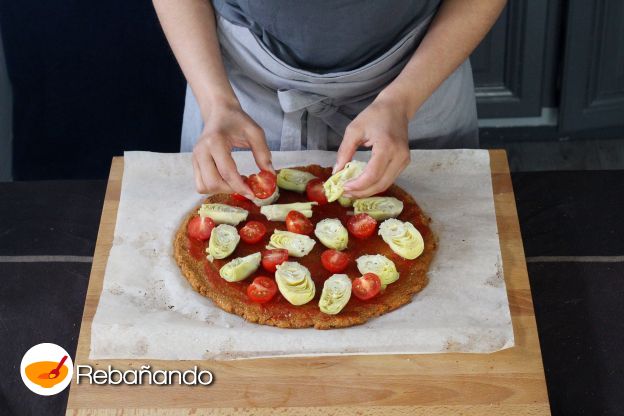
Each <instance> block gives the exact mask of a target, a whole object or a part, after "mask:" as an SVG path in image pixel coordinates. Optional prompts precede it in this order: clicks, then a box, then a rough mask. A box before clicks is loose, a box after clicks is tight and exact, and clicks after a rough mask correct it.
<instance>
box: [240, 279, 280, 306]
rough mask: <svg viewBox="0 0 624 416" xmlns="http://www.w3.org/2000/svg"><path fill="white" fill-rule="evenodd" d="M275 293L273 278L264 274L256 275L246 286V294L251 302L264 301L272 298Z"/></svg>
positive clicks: (275, 287)
mask: <svg viewBox="0 0 624 416" xmlns="http://www.w3.org/2000/svg"><path fill="white" fill-rule="evenodd" d="M276 293H277V285H276V284H275V282H274V281H273V279H271V278H269V277H266V276H258V277H256V278H255V279H254V280H253V282H252V283H251V284H250V285H249V286H247V296H249V299H251V300H252V301H253V302H258V303H265V302H268V301H270V300H271V299H273V296H275V294H276Z"/></svg>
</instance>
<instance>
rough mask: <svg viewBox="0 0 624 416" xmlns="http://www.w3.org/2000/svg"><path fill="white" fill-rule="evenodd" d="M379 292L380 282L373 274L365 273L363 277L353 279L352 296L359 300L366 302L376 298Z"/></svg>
mask: <svg viewBox="0 0 624 416" xmlns="http://www.w3.org/2000/svg"><path fill="white" fill-rule="evenodd" d="M380 290H381V280H379V276H377V275H376V274H374V273H365V274H364V276H362V277H358V278H357V279H353V282H352V291H353V295H354V296H355V297H356V298H358V299H361V300H367V299H370V298H374V297H375V296H377V294H378V293H379V291H380Z"/></svg>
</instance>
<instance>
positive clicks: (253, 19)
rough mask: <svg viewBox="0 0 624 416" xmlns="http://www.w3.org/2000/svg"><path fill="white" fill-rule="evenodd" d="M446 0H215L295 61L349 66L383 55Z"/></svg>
mask: <svg viewBox="0 0 624 416" xmlns="http://www.w3.org/2000/svg"><path fill="white" fill-rule="evenodd" d="M441 1H442V0H307V1H306V0H212V2H213V5H214V7H215V11H216V12H217V13H218V14H219V15H221V16H223V17H224V18H225V19H227V20H229V21H230V22H232V23H235V24H238V25H241V26H245V27H247V28H249V29H250V30H251V31H252V32H253V33H254V34H255V35H256V36H257V37H258V38H259V39H260V40H261V41H262V43H264V44H265V45H266V46H267V48H268V49H269V50H270V51H271V52H273V53H274V54H275V55H276V56H277V57H279V58H280V59H281V60H283V61H285V62H286V63H288V64H289V65H291V66H294V67H297V68H301V69H305V70H308V71H312V72H317V73H328V72H338V71H347V70H351V69H354V68H357V67H359V66H362V65H364V64H366V63H368V62H370V61H372V60H374V59H375V58H377V57H379V56H380V55H382V54H383V53H384V52H386V51H387V50H388V49H390V48H391V47H392V45H394V43H396V42H397V41H398V40H399V39H400V38H401V37H402V36H403V35H404V34H405V33H407V32H408V31H409V30H410V29H412V28H413V27H414V26H416V25H417V24H418V23H419V22H420V21H422V20H423V19H425V18H426V17H428V16H429V15H431V14H432V13H434V12H435V11H436V10H437V8H438V7H439V4H440V2H441Z"/></svg>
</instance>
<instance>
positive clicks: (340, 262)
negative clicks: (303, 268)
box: [321, 250, 350, 273]
mask: <svg viewBox="0 0 624 416" xmlns="http://www.w3.org/2000/svg"><path fill="white" fill-rule="evenodd" d="M349 260H350V258H349V255H348V254H345V253H343V252H341V251H338V250H325V251H324V252H323V254H321V263H322V264H323V267H325V268H326V269H327V270H329V271H330V272H332V273H340V272H341V271H343V270H344V269H346V268H347V266H348V265H349Z"/></svg>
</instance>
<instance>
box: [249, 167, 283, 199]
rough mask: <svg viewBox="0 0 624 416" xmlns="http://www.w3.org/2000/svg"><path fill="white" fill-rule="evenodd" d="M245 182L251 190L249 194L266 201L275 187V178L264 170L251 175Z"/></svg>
mask: <svg viewBox="0 0 624 416" xmlns="http://www.w3.org/2000/svg"><path fill="white" fill-rule="evenodd" d="M246 182H247V185H249V187H250V188H251V192H253V194H254V195H255V196H256V198H259V199H267V198H268V197H270V196H271V195H273V193H274V192H275V188H276V187H277V177H276V176H275V174H273V173H271V172H268V171H266V170H263V171H261V172H260V173H257V174H254V175H251V176H250V177H249V178H247V181H246Z"/></svg>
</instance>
